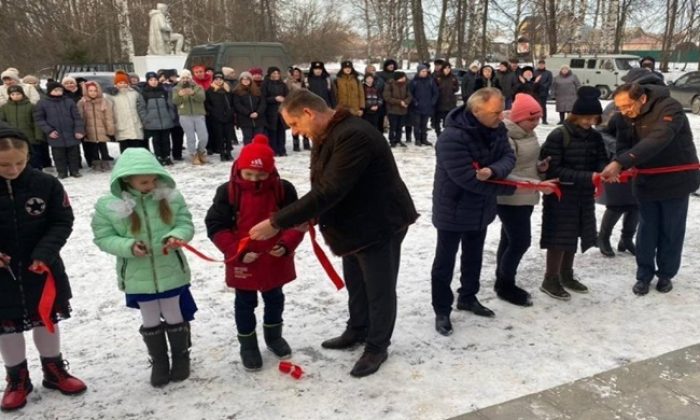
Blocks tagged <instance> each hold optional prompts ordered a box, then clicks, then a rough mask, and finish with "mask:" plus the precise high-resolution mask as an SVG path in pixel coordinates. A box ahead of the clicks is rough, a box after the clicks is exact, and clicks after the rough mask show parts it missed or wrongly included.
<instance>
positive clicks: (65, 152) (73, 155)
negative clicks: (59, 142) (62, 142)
mask: <svg viewBox="0 0 700 420" xmlns="http://www.w3.org/2000/svg"><path fill="white" fill-rule="evenodd" d="M51 154H52V155H53V161H54V163H55V164H56V172H58V174H59V175H67V174H68V172H69V171H70V174H71V175H75V174H77V173H78V172H79V171H80V167H79V165H80V145H75V146H70V147H52V148H51Z"/></svg>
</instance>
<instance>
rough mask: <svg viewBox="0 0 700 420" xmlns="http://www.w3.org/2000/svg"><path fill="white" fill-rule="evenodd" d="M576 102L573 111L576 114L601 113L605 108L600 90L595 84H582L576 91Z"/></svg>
mask: <svg viewBox="0 0 700 420" xmlns="http://www.w3.org/2000/svg"><path fill="white" fill-rule="evenodd" d="M576 96H577V97H578V98H577V99H576V102H574V109H573V110H572V111H571V113H572V114H575V115H601V114H602V113H603V108H602V107H601V106H600V101H599V100H598V98H600V91H599V90H598V89H597V88H594V87H593V86H581V87H580V88H579V89H578V92H576Z"/></svg>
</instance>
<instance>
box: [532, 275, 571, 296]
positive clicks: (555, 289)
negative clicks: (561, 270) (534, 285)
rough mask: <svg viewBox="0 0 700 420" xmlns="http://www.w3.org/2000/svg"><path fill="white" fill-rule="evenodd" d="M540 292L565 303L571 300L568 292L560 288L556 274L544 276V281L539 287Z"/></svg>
mask: <svg viewBox="0 0 700 420" xmlns="http://www.w3.org/2000/svg"><path fill="white" fill-rule="evenodd" d="M540 290H541V291H542V292H544V293H546V294H548V295H549V296H551V297H553V298H554V299H559V300H565V301H566V300H570V299H571V295H570V294H569V292H567V291H566V290H564V287H562V285H561V281H559V275H558V274H555V275H549V276H548V275H546V274H545V276H544V281H543V282H542V285H541V286H540Z"/></svg>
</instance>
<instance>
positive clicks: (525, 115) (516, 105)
mask: <svg viewBox="0 0 700 420" xmlns="http://www.w3.org/2000/svg"><path fill="white" fill-rule="evenodd" d="M531 118H542V107H541V106H540V104H539V102H537V100H536V99H535V98H533V97H532V95H528V94H527V93H518V94H516V95H515V101H513V107H512V108H511V109H510V117H509V119H510V120H511V121H513V122H514V123H519V122H520V121H525V120H529V119H531Z"/></svg>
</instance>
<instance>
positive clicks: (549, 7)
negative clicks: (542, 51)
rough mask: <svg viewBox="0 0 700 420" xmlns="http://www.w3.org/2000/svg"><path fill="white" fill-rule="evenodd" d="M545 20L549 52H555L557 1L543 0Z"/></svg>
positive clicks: (557, 46) (556, 48)
mask: <svg viewBox="0 0 700 420" xmlns="http://www.w3.org/2000/svg"><path fill="white" fill-rule="evenodd" d="M545 22H546V27H547V41H548V43H549V54H550V55H551V54H556V53H557V51H559V44H558V40H557V26H558V22H557V2H556V0H545Z"/></svg>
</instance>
